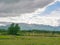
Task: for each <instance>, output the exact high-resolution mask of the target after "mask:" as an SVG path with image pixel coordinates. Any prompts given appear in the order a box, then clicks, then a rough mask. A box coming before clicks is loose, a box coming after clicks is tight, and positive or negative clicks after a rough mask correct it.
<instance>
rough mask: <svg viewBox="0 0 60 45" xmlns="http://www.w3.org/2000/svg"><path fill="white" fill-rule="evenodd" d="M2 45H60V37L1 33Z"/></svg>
mask: <svg viewBox="0 0 60 45" xmlns="http://www.w3.org/2000/svg"><path fill="white" fill-rule="evenodd" d="M0 45H60V37H41V36H8V35H5V36H4V35H1V36H0Z"/></svg>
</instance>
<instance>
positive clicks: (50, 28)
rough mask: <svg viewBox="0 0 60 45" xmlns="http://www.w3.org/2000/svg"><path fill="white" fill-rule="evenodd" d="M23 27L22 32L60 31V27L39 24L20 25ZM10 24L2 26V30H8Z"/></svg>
mask: <svg viewBox="0 0 60 45" xmlns="http://www.w3.org/2000/svg"><path fill="white" fill-rule="evenodd" d="M18 24H19V26H20V27H21V30H34V29H35V30H48V31H60V26H56V27H54V26H50V25H42V24H41V25H39V24H26V23H18ZM9 26H10V24H7V25H6V26H0V29H7V28H8V27H9Z"/></svg>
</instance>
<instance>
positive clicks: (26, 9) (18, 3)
mask: <svg viewBox="0 0 60 45" xmlns="http://www.w3.org/2000/svg"><path fill="white" fill-rule="evenodd" d="M53 1H54V0H0V13H5V15H2V14H1V16H13V15H12V13H15V14H25V13H31V12H34V11H35V10H37V9H38V8H43V7H45V6H46V5H48V4H50V3H51V2H53ZM7 13H10V15H7Z"/></svg>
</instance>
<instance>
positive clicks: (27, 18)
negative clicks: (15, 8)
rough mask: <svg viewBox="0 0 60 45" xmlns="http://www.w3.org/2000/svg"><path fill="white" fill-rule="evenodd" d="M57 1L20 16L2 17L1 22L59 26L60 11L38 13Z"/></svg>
mask: <svg viewBox="0 0 60 45" xmlns="http://www.w3.org/2000/svg"><path fill="white" fill-rule="evenodd" d="M55 2H56V1H55ZM55 2H53V3H50V4H49V5H47V6H45V7H44V8H39V9H37V10H36V11H34V12H32V13H25V14H19V15H20V16H15V17H1V18H0V22H15V23H28V24H44V25H51V26H59V20H60V16H59V14H60V12H58V11H54V12H52V13H51V14H49V16H40V15H38V13H41V12H43V11H44V10H45V9H46V7H48V6H50V5H52V4H54V3H55ZM57 15H58V16H57Z"/></svg>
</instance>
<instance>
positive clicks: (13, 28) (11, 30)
mask: <svg viewBox="0 0 60 45" xmlns="http://www.w3.org/2000/svg"><path fill="white" fill-rule="evenodd" d="M19 30H20V27H19V25H18V24H14V23H12V24H11V25H10V27H9V28H8V34H11V35H17V33H18V31H19Z"/></svg>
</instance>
